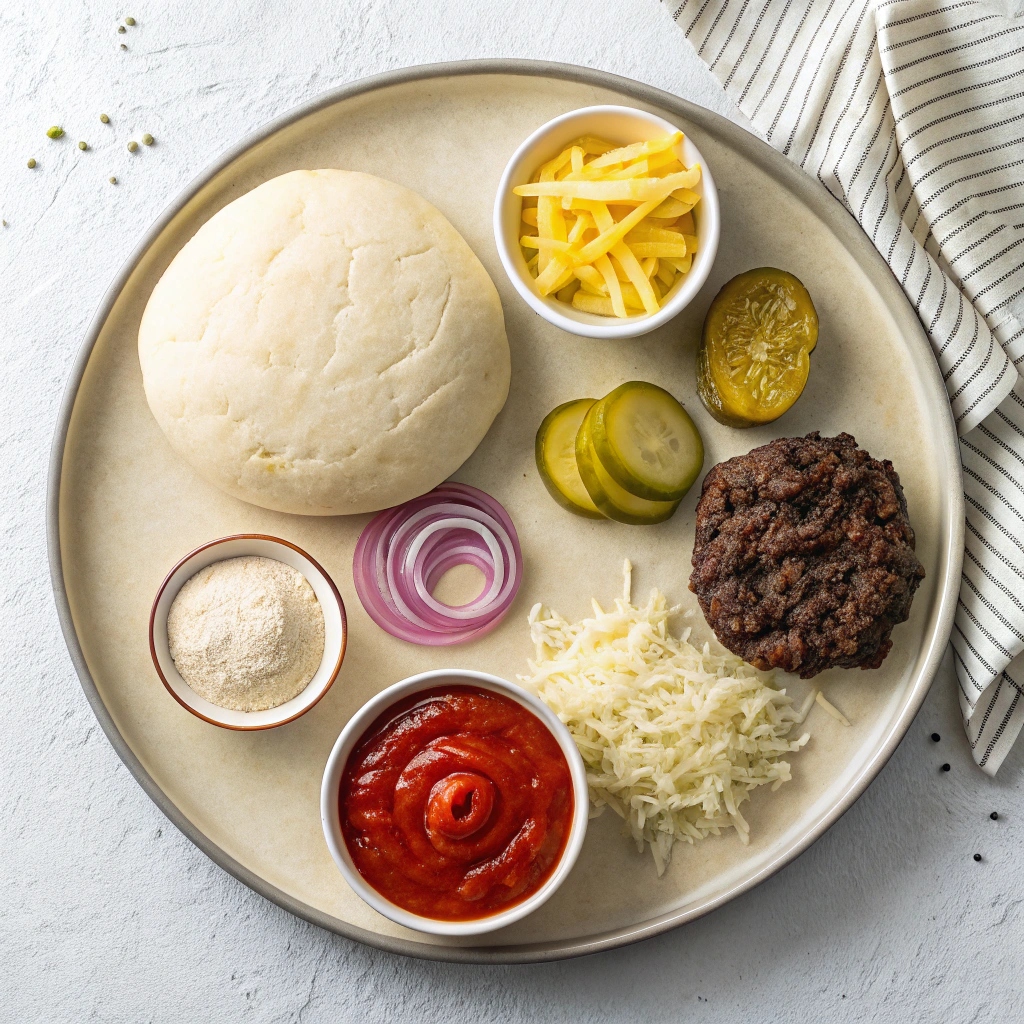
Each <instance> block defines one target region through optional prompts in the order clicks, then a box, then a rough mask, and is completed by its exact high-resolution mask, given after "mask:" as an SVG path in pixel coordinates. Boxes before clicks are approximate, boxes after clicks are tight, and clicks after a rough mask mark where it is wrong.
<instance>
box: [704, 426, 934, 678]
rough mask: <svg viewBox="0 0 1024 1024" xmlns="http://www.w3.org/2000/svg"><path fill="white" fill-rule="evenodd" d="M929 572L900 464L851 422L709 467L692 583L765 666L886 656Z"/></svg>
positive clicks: (711, 616) (802, 666)
mask: <svg viewBox="0 0 1024 1024" xmlns="http://www.w3.org/2000/svg"><path fill="white" fill-rule="evenodd" d="M922 579H924V568H923V567H922V565H921V563H920V562H919V561H918V559H917V556H916V555H915V554H914V531H913V530H912V529H911V527H910V521H909V520H908V519H907V501H906V498H905V497H904V496H903V488H902V487H900V478H899V477H898V476H897V475H896V470H894V469H893V467H892V463H891V462H888V461H885V462H879V461H878V460H877V459H873V458H871V456H870V455H868V453H867V452H865V451H862V450H861V449H860V448H858V447H857V442H856V441H855V440H854V439H853V438H852V437H851V436H850V435H849V434H840V435H839V436H838V437H821V436H819V434H818V433H817V432H815V433H813V434H808V435H807V436H806V437H784V438H780V439H779V440H777V441H772V442H771V444H766V445H765V446H764V447H762V448H755V449H754V450H753V451H752V452H748V453H747V454H746V455H740V456H737V457H736V458H734V459H729V460H728V462H722V463H719V464H718V465H717V466H715V467H714V468H713V469H712V470H711V472H710V473H708V475H707V476H706V477H705V478H704V487H703V490H702V492H701V497H700V501H699V502H698V504H697V538H696V542H695V543H694V546H693V574H692V576H691V577H690V589H691V590H692V591H694V593H696V595H697V599H698V600H699V601H700V607H701V610H702V611H703V612H704V617H705V618H706V619H707V620H708V624H709V625H710V626H711V628H712V629H713V630H714V631H715V635H716V636H717V637H718V639H719V640H720V641H721V642H722V643H723V644H724V645H725V646H726V647H727V648H728V649H729V650H730V651H732V652H733V653H734V654H738V655H739V656H740V657H741V658H743V659H744V660H745V661H748V662H750V663H751V664H752V665H755V666H756V667H757V668H761V669H769V668H781V669H784V670H785V671H787V672H798V673H799V674H800V675H801V676H802V677H803V678H804V679H809V678H810V677H811V676H813V675H816V674H817V673H818V672H821V671H823V670H824V669H827V668H832V667H834V666H839V667H842V668H854V667H855V666H860V667H861V668H878V667H879V665H881V664H882V661H883V660H884V659H885V656H886V655H887V654H888V653H889V649H890V648H891V647H892V640H891V639H890V634H891V633H892V628H893V626H895V625H896V623H898V622H903V621H905V620H906V618H907V616H908V615H909V614H910V603H911V601H913V599H914V592H915V591H916V590H917V587H918V584H919V583H920V582H921V580H922Z"/></svg>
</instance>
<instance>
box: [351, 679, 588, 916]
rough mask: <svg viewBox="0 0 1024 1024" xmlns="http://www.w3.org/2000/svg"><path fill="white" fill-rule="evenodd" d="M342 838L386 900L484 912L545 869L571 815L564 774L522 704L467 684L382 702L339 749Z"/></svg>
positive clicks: (521, 893) (425, 911)
mask: <svg viewBox="0 0 1024 1024" xmlns="http://www.w3.org/2000/svg"><path fill="white" fill-rule="evenodd" d="M339 803H340V811H341V829H342V834H343V835H344V837H345V845H346V846H347V847H348V852H349V855H350V856H351V858H352V860H353V862H354V863H355V866H356V868H357V870H358V871H359V873H360V874H361V875H362V876H363V878H365V879H366V881H367V882H369V884H370V885H372V886H373V888H374V889H376V890H377V892H379V893H380V894H381V895H382V896H383V897H384V898H385V899H387V900H390V901H391V902H392V903H394V904H396V905H398V906H399V907H402V908H404V909H405V910H408V911H411V912H412V913H414V914H419V915H421V916H423V917H431V918H435V919H438V920H444V921H465V920H470V919H473V918H480V917H487V916H489V915H490V914H496V913H498V912H500V911H502V910H506V909H507V908H509V907H511V906H513V905H515V904H516V903H520V902H522V901H523V900H525V899H527V898H528V897H529V896H531V895H532V894H533V893H535V892H536V891H537V890H538V889H539V888H540V887H541V886H542V885H543V884H544V883H545V882H546V881H547V879H548V878H549V877H550V875H551V873H552V871H554V868H555V865H557V863H558V861H559V859H560V858H561V854H562V850H563V849H564V848H565V843H566V840H567V838H568V836H569V831H570V828H571V825H572V817H573V790H572V778H571V776H570V774H569V765H568V763H567V762H566V759H565V755H564V754H563V753H562V751H561V748H560V747H559V746H558V743H557V742H556V741H555V739H554V737H553V736H552V735H551V733H550V732H549V731H548V730H547V728H546V727H545V726H544V725H543V723H542V722H541V721H540V719H538V718H537V717H536V716H535V715H534V714H532V713H531V712H530V711H528V710H527V709H526V708H525V707H523V706H522V705H521V704H517V703H516V702H515V701H513V700H510V699H509V698H507V697H503V696H501V695H500V694H496V693H491V692H490V691H488V690H481V689H477V688H475V687H468V686H453V687H443V688H438V689H434V690H428V691H425V692H423V693H419V694H416V695H415V696H413V697H410V698H407V699H406V700H404V701H400V702H399V703H397V704H395V705H394V706H393V707H391V708H389V709H388V710H387V711H386V712H385V713H384V714H383V715H382V716H381V717H380V718H378V719H377V720H376V721H375V722H374V723H373V725H371V726H370V728H369V729H368V730H367V731H366V733H365V734H364V736H363V737H362V739H361V740H360V741H359V743H358V745H357V746H356V747H355V749H354V750H353V751H352V754H351V755H350V756H349V759H348V763H347V764H346V766H345V773H344V775H343V776H342V780H341V791H340V794H339Z"/></svg>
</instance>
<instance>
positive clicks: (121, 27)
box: [117, 25, 128, 36]
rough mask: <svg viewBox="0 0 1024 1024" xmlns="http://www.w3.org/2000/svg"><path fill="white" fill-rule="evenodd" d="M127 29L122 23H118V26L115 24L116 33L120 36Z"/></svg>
mask: <svg viewBox="0 0 1024 1024" xmlns="http://www.w3.org/2000/svg"><path fill="white" fill-rule="evenodd" d="M127 31H128V29H126V28H125V27H124V25H118V26H117V34H118V35H121V36H123V35H124V34H125V32H127Z"/></svg>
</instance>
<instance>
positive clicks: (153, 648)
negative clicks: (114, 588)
mask: <svg viewBox="0 0 1024 1024" xmlns="http://www.w3.org/2000/svg"><path fill="white" fill-rule="evenodd" d="M243 555H263V556H264V557H266V558H276V559H277V561H279V562H284V563H285V565H290V566H291V567H292V568H293V569H298V571H299V572H301V573H302V575H303V576H305V577H306V579H307V580H308V582H309V585H310V586H311V587H312V588H313V593H314V594H316V596H317V600H318V601H319V602H320V608H321V610H322V611H323V613H324V655H323V658H322V659H321V661H320V667H319V668H318V669H317V670H316V673H315V674H314V676H313V678H312V679H311V680H310V681H309V683H308V684H307V685H306V688H305V689H304V690H303V691H302V692H301V693H300V694H297V695H296V696H295V697H292V699H291V700H289V701H286V702H285V703H284V704H279V705H278V706H277V707H276V708H269V709H268V710H266V711H233V710H231V709H230V708H221V707H218V706H217V705H216V704H211V703H210V702H209V701H208V700H204V699H203V698H202V697H200V696H199V694H198V693H196V692H195V690H193V689H192V687H191V686H189V685H188V683H186V682H185V680H184V679H182V678H181V676H180V675H179V674H178V670H177V668H175V665H174V661H173V659H172V658H171V652H170V650H169V648H168V644H167V613H168V612H169V611H170V608H171V604H172V603H173V602H174V599H175V598H176V597H177V596H178V591H179V590H181V588H182V587H183V586H184V585H185V582H186V581H187V580H189V579H191V578H192V577H193V576H194V575H195V574H196V573H197V572H199V570H200V569H205V568H206V567H207V566H208V565H212V564H213V563H214V562H220V561H222V560H224V559H225V558H239V557H241V556H243ZM347 640H348V624H347V621H346V618H345V604H344V602H343V601H342V599H341V594H339V593H338V588H337V587H336V586H335V585H334V581H333V580H332V579H331V577H330V576H328V575H327V573H326V572H325V571H324V570H323V568H322V567H321V566H320V565H319V564H318V563H317V562H316V561H315V560H314V559H313V558H311V557H310V556H309V555H308V554H306V552H305V551H303V550H302V548H299V547H296V546H295V545H294V544H292V543H291V542H290V541H286V540H281V539H280V538H279V537H268V536H267V535H266V534H261V533H239V534H234V535H233V536H231V537H221V538H220V539H219V540H211V541H210V542H209V543H208V544H203V545H202V546H201V547H198V548H196V549H195V551H190V552H189V553H188V554H187V555H186V556H185V557H184V558H183V559H182V560H181V561H180V562H178V564H177V565H176V566H174V568H173V569H171V571H170V572H169V573H168V574H167V576H166V577H165V578H164V581H163V583H161V584H160V589H159V590H158V591H157V592H156V598H155V599H154V601H153V608H152V610H151V611H150V613H149V653H150V655H151V656H152V658H153V664H154V666H155V667H156V671H157V675H159V676H160V680H161V682H162V683H163V684H164V686H166V687H167V691H168V693H170V695H171V696H172V697H173V698H174V699H175V700H176V701H177V702H178V703H179V704H180V705H181V706H182V707H183V708H185V709H186V710H188V711H191V712H192V714H193V715H195V716H196V717H197V718H201V719H203V721H204V722H209V723H210V724H211V725H219V726H220V727H221V728H222V729H236V730H239V731H243V732H244V731H249V730H254V729H273V728H274V727H275V726H278V725H284V724H286V723H287V722H292V721H294V720H295V719H296V718H298V717H299V716H300V715H304V714H305V713H306V712H307V711H308V710H309V709H310V708H311V707H312V706H313V705H314V704H316V702H317V701H318V700H320V698H321V697H322V696H323V695H324V694H325V693H326V692H327V691H328V690H329V689H330V688H331V685H332V683H333V682H334V680H335V679H337V678H338V672H339V671H340V670H341V663H342V661H343V660H344V658H345V645H346V642H347Z"/></svg>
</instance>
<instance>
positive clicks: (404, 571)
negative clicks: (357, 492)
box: [352, 483, 523, 647]
mask: <svg viewBox="0 0 1024 1024" xmlns="http://www.w3.org/2000/svg"><path fill="white" fill-rule="evenodd" d="M456 565H474V566H476V568H478V569H479V570H480V571H481V572H482V573H483V576H484V585H483V589H482V590H481V591H480V593H479V594H478V595H477V596H476V597H475V598H473V600H472V601H468V602H466V604H462V605H447V604H444V603H443V602H441V601H438V600H437V598H435V597H434V595H433V593H432V591H433V589H434V587H435V586H436V585H437V581H438V580H439V579H440V578H441V577H442V576H443V575H444V574H445V573H446V572H447V571H448V570H449V569H451V568H452V567H454V566H456ZM352 576H353V580H354V582H355V586H356V593H357V594H358V595H359V600H360V601H361V602H362V605H363V607H364V608H365V609H366V613H367V614H368V615H369V616H370V618H371V619H373V621H374V622H376V623H377V625H378V626H380V627H381V629H383V630H385V631H386V632H388V633H390V634H391V635H392V636H396V637H398V638H399V639H400V640H408V641H409V642H410V643H414V644H427V645H430V646H432V647H438V646H443V645H448V644H459V643H463V642H464V641H466V640H471V639H473V638H475V637H478V636H483V635H484V634H485V633H487V632H489V631H490V630H492V629H494V627H495V626H496V625H497V624H498V623H499V622H500V621H501V620H502V618H503V617H504V616H505V613H506V612H507V611H508V609H509V607H510V606H511V604H512V602H513V601H514V600H515V596H516V594H517V593H518V591H519V585H520V583H521V582H522V578H523V553H522V550H521V549H520V547H519V537H518V535H517V534H516V528H515V527H514V526H513V525H512V520H511V519H510V518H509V515H508V513H507V512H506V511H505V510H504V509H503V508H502V507H501V505H499V504H498V502H496V501H495V500H494V498H492V497H491V496H490V495H489V494H485V493H484V492H483V491H481V490H478V489H477V488H476V487H470V486H469V485H468V484H457V483H444V484H441V485H440V487H435V488H434V490H432V491H430V492H429V493H427V494H424V495H422V496H421V497H419V498H413V500H412V501H407V502H406V503H405V504H404V505H399V506H398V507H397V508H389V509H387V510H386V511H384V512H381V513H380V514H379V515H377V516H375V517H374V518H373V519H372V520H371V521H370V523H369V525H368V526H367V527H366V529H365V530H363V532H362V533H361V534H360V536H359V540H358V541H357V542H356V550H355V554H354V556H353V559H352Z"/></svg>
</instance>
